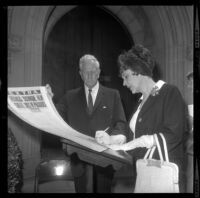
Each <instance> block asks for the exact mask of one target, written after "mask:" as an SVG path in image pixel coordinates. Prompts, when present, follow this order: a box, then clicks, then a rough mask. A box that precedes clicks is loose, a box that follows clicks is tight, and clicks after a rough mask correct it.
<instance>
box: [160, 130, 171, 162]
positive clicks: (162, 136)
mask: <svg viewBox="0 0 200 198" xmlns="http://www.w3.org/2000/svg"><path fill="white" fill-rule="evenodd" d="M159 135H160V136H161V138H162V141H163V145H164V152H165V160H166V161H167V162H169V156H168V150H167V144H166V140H165V137H164V135H163V134H162V133H159Z"/></svg>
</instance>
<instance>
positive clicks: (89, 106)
mask: <svg viewBox="0 0 200 198" xmlns="http://www.w3.org/2000/svg"><path fill="white" fill-rule="evenodd" d="M91 92H92V90H91V89H89V93H88V111H89V114H91V113H92V110H93V102H92V95H91Z"/></svg>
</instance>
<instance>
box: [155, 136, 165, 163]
mask: <svg viewBox="0 0 200 198" xmlns="http://www.w3.org/2000/svg"><path fill="white" fill-rule="evenodd" d="M154 138H155V141H156V146H157V149H158V153H159V157H160V160H161V161H163V155H162V151H161V148H160V143H159V141H158V137H157V134H154Z"/></svg>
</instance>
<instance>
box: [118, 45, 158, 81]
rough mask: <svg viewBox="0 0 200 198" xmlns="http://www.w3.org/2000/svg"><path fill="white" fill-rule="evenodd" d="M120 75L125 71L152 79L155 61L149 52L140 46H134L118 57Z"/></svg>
mask: <svg viewBox="0 0 200 198" xmlns="http://www.w3.org/2000/svg"><path fill="white" fill-rule="evenodd" d="M118 64H119V68H120V74H121V73H122V72H123V71H124V70H127V69H130V70H132V71H133V72H135V73H137V74H141V75H145V76H149V77H152V72H153V68H154V65H155V60H154V58H153V56H152V54H151V52H150V51H149V50H148V49H147V48H145V47H143V46H142V45H135V46H133V47H132V48H131V49H130V50H128V51H124V52H123V53H122V54H120V55H119V57H118Z"/></svg>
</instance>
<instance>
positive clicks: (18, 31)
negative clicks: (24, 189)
mask: <svg viewBox="0 0 200 198" xmlns="http://www.w3.org/2000/svg"><path fill="white" fill-rule="evenodd" d="M74 7H75V6H11V7H8V86H38V85H41V83H42V57H43V46H44V44H45V41H46V38H47V37H48V34H49V32H50V31H51V29H52V27H53V26H54V24H55V23H56V22H57V21H58V20H59V19H60V17H62V16H63V15H64V14H65V13H66V12H68V11H70V10H71V9H73V8H74ZM103 7H104V8H105V9H106V10H108V11H109V12H110V13H111V14H112V15H113V16H114V17H116V19H118V20H120V21H121V22H122V23H123V24H124V26H125V27H126V28H127V30H128V31H129V33H130V35H131V36H132V39H133V40H134V42H135V43H141V44H143V45H145V46H147V47H148V48H150V49H151V50H152V52H153V54H154V55H155V56H156V58H157V60H158V62H159V65H160V67H161V68H162V77H163V79H164V80H166V81H167V82H169V83H173V84H175V85H177V86H178V87H179V89H180V90H181V92H182V94H183V96H184V97H185V98H187V97H188V93H187V91H186V84H185V75H186V73H187V72H188V71H189V70H192V66H193V58H192V57H193V7H192V6H103ZM9 125H11V126H12V128H13V130H14V131H16V132H15V134H16V136H17V140H18V142H19V144H20V147H21V148H22V151H23V157H24V160H25V177H28V176H31V175H33V173H34V172H33V171H34V166H33V164H34V163H31V164H30V163H29V162H33V161H35V164H36V163H37V161H38V160H39V158H40V153H39V151H40V137H39V133H37V132H36V133H35V134H36V135H34V136H33V135H32V133H33V132H32V131H34V130H35V129H32V128H27V126H24V125H23V124H22V123H19V121H18V120H16V119H13V118H12V119H11V120H9Z"/></svg>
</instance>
